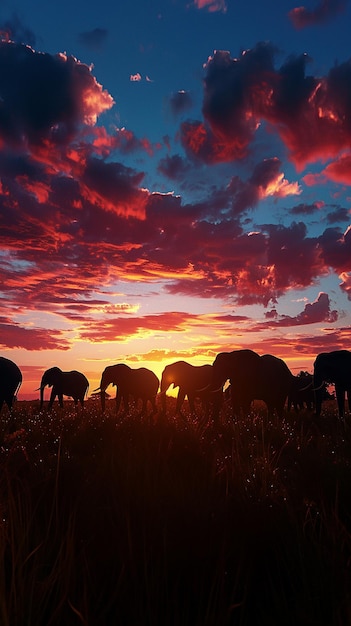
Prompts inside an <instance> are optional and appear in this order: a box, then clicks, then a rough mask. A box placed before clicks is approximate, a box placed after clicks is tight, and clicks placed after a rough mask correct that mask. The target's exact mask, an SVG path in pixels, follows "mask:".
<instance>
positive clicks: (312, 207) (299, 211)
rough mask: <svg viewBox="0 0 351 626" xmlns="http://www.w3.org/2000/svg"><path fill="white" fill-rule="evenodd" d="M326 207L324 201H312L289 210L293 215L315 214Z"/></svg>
mask: <svg viewBox="0 0 351 626" xmlns="http://www.w3.org/2000/svg"><path fill="white" fill-rule="evenodd" d="M322 207H324V202H317V201H316V202H312V204H304V203H301V204H297V205H296V206H294V207H293V208H292V209H290V210H289V213H291V215H314V214H315V213H318V211H320V210H321V208H322Z"/></svg>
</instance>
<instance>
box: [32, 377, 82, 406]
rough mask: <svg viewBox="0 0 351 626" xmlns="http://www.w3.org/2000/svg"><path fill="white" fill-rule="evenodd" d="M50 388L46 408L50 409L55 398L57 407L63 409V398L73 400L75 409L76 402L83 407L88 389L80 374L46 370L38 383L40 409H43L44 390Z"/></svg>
mask: <svg viewBox="0 0 351 626" xmlns="http://www.w3.org/2000/svg"><path fill="white" fill-rule="evenodd" d="M46 386H48V387H52V390H51V394H50V400H49V405H48V408H49V410H50V409H51V408H52V405H53V403H54V400H55V398H56V396H57V397H58V401H59V405H60V407H61V408H63V396H69V397H71V398H73V400H74V404H75V406H76V407H77V404H78V401H79V402H80V403H81V405H82V407H83V406H84V397H85V395H86V393H87V391H88V388H89V381H88V379H87V378H86V377H85V376H84V374H82V373H81V372H77V371H76V370H73V371H71V372H63V371H62V370H61V369H60V368H59V367H51V368H50V369H48V370H46V371H45V372H44V374H43V376H42V379H41V383H40V387H39V389H40V408H42V407H43V402H44V389H45V387H46Z"/></svg>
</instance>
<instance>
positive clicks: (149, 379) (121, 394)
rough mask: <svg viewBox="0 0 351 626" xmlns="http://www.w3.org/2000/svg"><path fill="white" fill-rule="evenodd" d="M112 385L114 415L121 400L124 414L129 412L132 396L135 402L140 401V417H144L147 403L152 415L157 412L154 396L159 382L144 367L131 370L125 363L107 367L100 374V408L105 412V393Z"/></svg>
mask: <svg viewBox="0 0 351 626" xmlns="http://www.w3.org/2000/svg"><path fill="white" fill-rule="evenodd" d="M110 384H112V385H115V386H116V387H117V391H116V415H117V414H118V412H119V409H120V406H121V402H122V400H123V408H124V413H128V411H129V397H130V396H133V397H134V399H135V400H136V401H138V400H139V399H141V400H142V410H141V415H146V411H147V403H148V401H149V402H150V404H151V406H152V415H154V414H155V413H156V412H157V407H156V395H157V392H158V388H159V384H160V381H159V380H158V378H157V376H156V374H154V372H152V371H151V370H149V369H147V368H146V367H139V368H136V369H133V368H131V367H129V365H126V364H125V363H117V364H116V365H109V366H108V367H106V368H105V369H104V371H103V373H102V376H101V381H100V386H99V387H98V389H99V390H100V392H101V408H102V412H104V411H105V392H106V389H107V387H108V386H109V385H110Z"/></svg>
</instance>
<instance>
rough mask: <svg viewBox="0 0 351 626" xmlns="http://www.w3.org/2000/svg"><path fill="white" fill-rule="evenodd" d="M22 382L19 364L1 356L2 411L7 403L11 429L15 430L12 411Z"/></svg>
mask: <svg viewBox="0 0 351 626" xmlns="http://www.w3.org/2000/svg"><path fill="white" fill-rule="evenodd" d="M21 384H22V372H21V370H20V368H19V367H18V365H16V363H14V362H13V361H11V360H10V359H6V358H5V357H3V356H2V357H0V412H1V410H2V407H3V404H4V402H5V404H7V406H8V408H9V411H10V416H11V417H10V423H9V431H10V432H13V431H14V430H15V420H14V417H13V413H12V408H13V403H14V400H15V398H16V395H17V393H18V390H19V388H20V386H21Z"/></svg>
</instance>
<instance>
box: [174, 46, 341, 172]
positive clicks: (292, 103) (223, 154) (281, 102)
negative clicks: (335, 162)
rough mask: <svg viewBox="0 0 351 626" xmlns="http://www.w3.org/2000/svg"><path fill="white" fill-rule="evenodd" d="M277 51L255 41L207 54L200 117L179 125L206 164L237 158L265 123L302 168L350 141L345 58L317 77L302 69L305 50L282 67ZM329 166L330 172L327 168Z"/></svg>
mask: <svg viewBox="0 0 351 626" xmlns="http://www.w3.org/2000/svg"><path fill="white" fill-rule="evenodd" d="M275 55H276V50H275V49H274V47H273V46H272V45H271V44H269V43H259V44H257V45H256V46H255V47H254V48H252V49H250V50H245V51H244V52H242V53H241V55H240V56H239V57H238V58H232V57H231V56H230V53H229V52H227V51H223V50H222V51H221V50H219V51H216V52H215V53H214V54H213V55H212V56H211V57H209V59H208V62H207V63H206V65H205V77H204V96H203V115H204V120H203V121H201V120H187V121H186V122H183V123H182V125H181V129H180V134H181V141H182V144H183V146H184V148H185V149H186V151H187V153H188V155H191V154H192V155H194V157H196V158H198V159H201V160H202V161H204V162H206V163H217V162H224V161H233V160H240V159H241V160H242V159H243V158H245V157H246V156H247V155H248V154H249V150H250V147H251V145H252V143H253V142H254V140H255V136H256V133H257V130H258V129H259V128H260V126H261V125H262V123H263V122H264V123H266V124H268V125H269V129H270V131H271V132H275V133H276V134H277V135H278V136H279V137H280V139H281V140H282V142H283V143H284V145H285V146H286V148H287V150H288V152H289V156H290V158H291V160H292V161H293V162H294V164H295V165H296V167H297V168H299V169H302V168H303V167H305V166H306V164H307V163H313V162H316V161H320V160H325V159H326V158H329V159H331V158H333V157H334V158H335V159H337V158H338V155H339V154H340V152H341V151H343V150H347V149H348V148H349V145H350V138H351V125H350V123H349V115H348V111H349V110H350V106H351V92H350V89H349V88H348V85H349V84H350V83H351V67H350V64H349V62H348V61H347V62H344V63H341V64H335V65H334V66H333V67H332V69H331V70H330V71H329V73H328V75H326V76H322V77H317V76H316V77H315V76H313V75H308V74H307V73H306V68H307V64H308V63H310V59H309V57H308V56H307V55H306V54H301V55H300V56H292V57H289V58H288V59H287V60H286V61H285V63H283V65H282V66H281V67H280V68H279V69H276V68H275V64H274V61H275ZM346 165H347V164H346V163H345V168H344V171H345V174H344V175H345V176H346V171H347V168H346ZM327 172H328V170H327ZM329 172H330V175H332V174H333V172H332V168H329ZM334 175H335V173H334Z"/></svg>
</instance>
